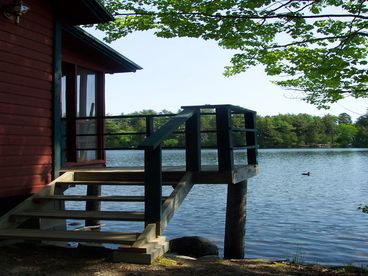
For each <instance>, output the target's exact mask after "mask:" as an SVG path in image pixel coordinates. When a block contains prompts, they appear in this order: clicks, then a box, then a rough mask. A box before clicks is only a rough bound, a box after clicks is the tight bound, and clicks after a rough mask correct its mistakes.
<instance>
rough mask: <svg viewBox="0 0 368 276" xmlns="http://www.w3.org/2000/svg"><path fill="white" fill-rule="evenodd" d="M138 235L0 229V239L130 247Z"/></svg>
mask: <svg viewBox="0 0 368 276" xmlns="http://www.w3.org/2000/svg"><path fill="white" fill-rule="evenodd" d="M138 235H139V233H119V232H95V231H53V230H49V231H48V230H39V229H0V238H7V239H9V238H10V239H40V240H54V241H76V242H77V241H83V242H100V243H118V244H125V245H132V244H133V243H134V242H135V241H136V239H137V237H138Z"/></svg>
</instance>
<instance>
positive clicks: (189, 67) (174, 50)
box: [91, 31, 368, 119]
mask: <svg viewBox="0 0 368 276" xmlns="http://www.w3.org/2000/svg"><path fill="white" fill-rule="evenodd" d="M91 33H92V34H93V35H95V36H97V37H99V38H101V35H99V34H98V33H97V32H96V31H91ZM110 46H111V47H113V48H114V49H115V50H117V51H119V52H120V53H122V54H123V55H124V56H126V57H128V58H129V59H131V60H132V61H134V62H135V63H137V64H139V65H140V66H141V67H143V70H140V71H137V72H136V73H126V74H114V75H108V76H107V79H106V112H107V113H109V114H114V115H115V114H121V113H125V114H126V113H129V112H133V111H139V110H142V109H154V110H156V111H160V110H162V109H167V110H170V111H174V112H175V111H177V110H178V109H179V108H180V106H182V105H202V104H234V105H239V106H242V107H245V108H248V109H253V110H255V111H257V113H258V114H260V115H263V116H264V115H275V114H279V113H281V114H284V113H309V114H313V115H324V114H327V113H330V114H334V115H338V114H340V113H342V112H346V113H348V114H350V115H351V116H352V117H353V119H356V118H357V117H359V116H360V115H362V114H364V113H365V112H366V110H367V108H368V99H360V100H355V99H346V100H343V101H340V102H339V103H338V104H334V105H332V106H331V109H330V110H318V109H317V108H316V107H314V106H313V105H311V104H307V103H305V102H303V101H301V100H299V99H295V96H296V95H295V94H293V93H292V92H289V91H285V90H283V89H281V88H279V87H277V86H276V85H273V84H272V83H271V80H272V79H271V78H270V77H268V76H266V74H265V73H264V72H263V70H262V67H257V68H253V69H251V70H249V71H248V72H246V73H243V74H240V75H237V76H234V77H230V78H227V77H224V76H223V75H222V73H223V71H224V66H226V65H228V64H229V63H230V58H231V56H232V52H231V51H228V50H225V49H222V48H220V47H218V46H217V45H216V44H215V43H214V42H209V41H203V40H198V39H186V38H181V39H160V38H156V37H155V36H154V35H153V34H152V33H149V32H140V33H135V34H131V35H129V36H128V37H125V38H122V39H120V40H118V41H115V42H113V43H112V44H111V45H110Z"/></svg>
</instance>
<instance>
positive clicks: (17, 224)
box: [0, 170, 193, 264]
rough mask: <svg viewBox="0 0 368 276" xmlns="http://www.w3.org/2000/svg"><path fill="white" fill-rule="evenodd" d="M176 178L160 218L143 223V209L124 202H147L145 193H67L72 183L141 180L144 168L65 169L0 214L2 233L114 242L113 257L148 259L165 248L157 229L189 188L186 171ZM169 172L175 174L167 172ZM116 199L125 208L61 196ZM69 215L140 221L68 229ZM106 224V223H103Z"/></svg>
mask: <svg viewBox="0 0 368 276" xmlns="http://www.w3.org/2000/svg"><path fill="white" fill-rule="evenodd" d="M177 175H178V177H179V178H181V179H178V180H177V181H175V182H172V181H171V182H164V183H163V184H164V185H170V186H172V187H173V191H172V193H171V195H170V196H168V197H162V218H161V221H160V222H159V223H158V224H155V223H146V222H145V212H143V211H137V210H129V211H125V210H126V208H124V203H126V202H143V203H144V202H145V196H136V195H133V196H132V195H96V196H91V195H73V194H70V193H65V192H66V191H68V190H69V189H70V188H72V187H75V186H76V185H83V186H88V185H99V186H106V185H108V186H116V187H129V186H144V173H143V171H136V172H134V171H133V172H132V171H126V170H125V171H119V170H113V171H109V170H105V171H88V170H87V171H84V172H74V171H69V172H65V173H64V174H63V175H62V176H60V177H59V178H57V179H56V180H55V181H53V182H51V183H50V184H49V185H47V186H46V187H45V188H44V189H42V190H41V191H40V192H38V193H37V194H35V195H33V196H32V197H30V198H28V199H27V200H26V201H24V202H23V203H21V204H20V205H19V206H17V207H16V208H15V209H13V210H11V211H10V212H9V213H7V214H6V215H4V216H3V217H1V218H0V239H11V240H40V241H57V242H66V243H68V242H77V243H92V244H95V245H96V244H99V245H101V246H102V245H103V244H114V245H115V247H116V246H118V250H116V251H114V259H115V260H116V261H125V262H133V263H144V264H150V263H151V262H152V261H153V260H154V259H155V258H157V257H158V256H161V255H163V254H164V253H165V252H166V251H167V250H168V248H169V244H168V241H167V239H166V238H165V237H164V236H162V235H161V233H162V231H163V229H164V228H165V227H166V225H167V223H168V221H169V219H170V218H171V217H172V215H173V214H174V212H175V210H176V209H177V208H178V207H179V205H180V204H181V202H182V201H183V200H184V198H185V196H186V194H187V193H188V192H189V191H190V189H191V187H192V185H193V184H192V183H191V181H190V179H191V177H190V173H184V172H183V173H178V174H177ZM171 178H173V177H171ZM69 201H73V202H76V201H80V202H88V201H93V202H96V201H98V202H117V203H119V205H118V206H119V209H120V210H124V211H100V210H94V211H86V210H68V209H66V207H65V206H66V204H65V202H69ZM68 220H80V221H86V220H97V221H99V220H103V221H104V222H106V224H107V225H106V226H107V227H106V228H107V229H108V228H109V227H108V222H109V221H134V222H142V224H143V223H144V222H145V223H144V225H145V226H144V228H143V229H142V231H141V232H128V233H126V232H110V231H103V229H97V230H96V229H94V227H84V228H82V229H68V228H70V227H67V221H68ZM103 228H105V227H103Z"/></svg>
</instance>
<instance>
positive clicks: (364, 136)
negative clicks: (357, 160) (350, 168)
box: [354, 112, 368, 148]
mask: <svg viewBox="0 0 368 276" xmlns="http://www.w3.org/2000/svg"><path fill="white" fill-rule="evenodd" d="M356 126H357V127H358V133H357V135H356V139H355V143H354V146H356V147H362V148H367V147H368V112H367V113H366V114H365V115H363V116H360V117H359V118H358V120H357V121H356Z"/></svg>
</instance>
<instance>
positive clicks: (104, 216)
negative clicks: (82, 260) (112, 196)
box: [10, 210, 144, 221]
mask: <svg viewBox="0 0 368 276" xmlns="http://www.w3.org/2000/svg"><path fill="white" fill-rule="evenodd" d="M22 217H23V218H24V217H28V218H50V219H81V220H122V221H144V212H121V211H76V210H68V211H54V210H44V211H41V210H34V211H25V212H19V213H16V214H14V215H12V217H11V218H10V219H11V220H12V221H16V219H17V218H22Z"/></svg>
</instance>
